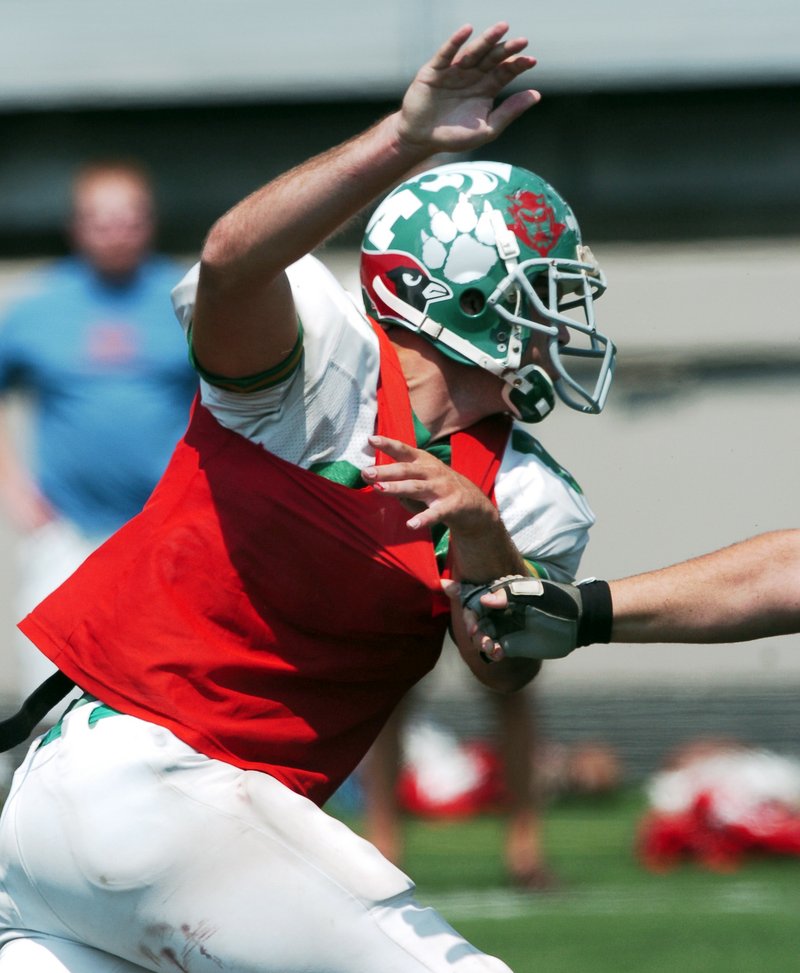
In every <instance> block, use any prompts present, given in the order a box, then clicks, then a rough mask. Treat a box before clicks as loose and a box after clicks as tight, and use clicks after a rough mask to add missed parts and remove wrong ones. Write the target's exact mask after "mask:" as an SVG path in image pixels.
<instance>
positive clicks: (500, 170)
mask: <svg viewBox="0 0 800 973" xmlns="http://www.w3.org/2000/svg"><path fill="white" fill-rule="evenodd" d="M361 284H362V289H363V292H364V299H365V303H366V307H367V310H368V311H369V312H370V313H372V314H373V315H374V316H375V317H376V318H377V320H378V321H380V322H382V323H383V324H387V325H388V324H397V325H400V326H401V327H404V328H410V329H411V330H412V331H418V332H419V333H420V334H422V335H424V336H425V337H426V338H428V339H429V340H430V341H432V342H433V343H434V344H435V345H436V347H437V348H438V349H439V350H440V351H441V352H442V353H443V354H445V355H448V356H449V357H450V358H453V359H455V360H456V361H460V362H462V363H466V364H469V365H476V366H478V367H480V368H484V369H486V370H487V371H489V372H491V373H492V374H493V375H497V376H498V377H500V378H502V379H503V381H504V382H505V383H506V386H505V390H504V393H505V398H506V402H507V403H508V406H509V409H510V411H511V412H513V413H515V414H516V415H517V416H518V417H519V418H520V419H522V420H523V421H525V422H538V421H539V420H541V419H543V418H544V417H545V416H546V415H547V414H548V413H549V412H550V411H551V410H552V408H553V405H554V403H555V397H554V394H553V382H551V380H550V378H549V377H548V376H547V375H546V374H545V372H544V371H543V370H542V369H541V368H539V367H538V366H535V365H531V364H528V365H526V364H524V356H525V352H526V350H527V347H528V344H529V342H530V339H531V335H532V334H533V333H534V332H539V333H543V334H545V335H547V336H548V338H549V340H548V350H549V353H550V358H551V360H552V362H553V365H554V366H555V369H556V371H557V372H558V375H559V378H558V380H557V381H556V382H555V391H556V392H557V393H558V396H559V398H561V399H562V401H563V402H565V403H566V404H567V405H568V406H570V407H571V408H573V409H577V410H579V411H580V412H588V413H597V412H600V410H601V409H602V408H603V406H604V404H605V401H606V397H607V396H608V390H609V387H610V385H611V380H612V376H613V371H614V358H615V348H614V345H613V343H612V342H611V341H610V339H609V338H607V337H606V336H605V335H604V334H601V333H600V332H599V331H598V330H597V328H596V327H595V320H594V300H595V298H597V297H599V296H600V295H601V294H602V293H603V292H604V291H605V289H606V279H605V276H604V274H603V272H602V271H601V270H600V268H599V266H598V265H597V263H596V261H595V259H594V257H593V256H592V253H591V251H590V250H589V248H588V247H585V246H583V244H582V242H581V234H580V229H579V228H578V223H577V220H576V219H575V215H574V214H573V212H572V210H571V209H570V207H569V205H568V204H567V203H566V201H565V200H564V199H562V197H561V196H560V195H559V194H558V193H557V192H556V191H555V189H553V187H552V186H551V185H549V184H548V183H547V182H545V180H544V179H542V178H540V177H539V176H537V175H535V174H534V173H532V172H529V171H528V170H527V169H522V168H519V167H518V166H511V165H507V164H503V163H496V162H455V163H450V164H448V165H443V166H438V167H437V168H435V169H430V170H428V171H427V172H423V173H421V174H419V175H417V176H414V177H413V178H411V179H408V180H407V181H406V182H404V183H402V184H401V185H400V186H398V187H397V188H396V189H395V190H393V191H392V192H391V193H390V194H389V195H388V196H387V197H386V199H384V200H383V202H382V203H381V204H380V205H379V206H378V208H377V209H376V210H375V212H374V213H373V215H372V217H371V218H370V220H369V223H368V225H367V228H366V231H365V234H364V241H363V244H362V250H361ZM564 326H566V328H567V331H568V334H569V337H570V340H569V343H568V344H562V343H561V342H560V341H559V333H560V332H561V334H562V335H563V331H564ZM565 359H572V361H571V362H570V367H569V368H568V367H567V362H566V361H565ZM587 370H588V372H589V374H588V376H586V375H584V372H585V371H587Z"/></svg>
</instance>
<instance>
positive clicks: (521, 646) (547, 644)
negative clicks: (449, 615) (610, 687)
mask: <svg viewBox="0 0 800 973" xmlns="http://www.w3.org/2000/svg"><path fill="white" fill-rule="evenodd" d="M501 590H502V591H505V593H506V598H507V599H508V606H507V607H506V608H502V609H495V608H487V607H486V606H485V605H483V604H482V603H481V596H482V595H485V594H487V593H488V592H492V591H501ZM461 604H462V605H463V607H464V608H467V609H469V610H470V611H472V612H474V613H475V615H476V616H477V618H478V627H479V629H480V630H481V632H483V633H484V634H486V635H488V636H489V638H491V639H492V640H493V641H495V642H498V643H499V644H500V646H501V648H502V649H503V652H504V653H505V655H506V656H507V657H508V658H512V659H513V658H525V659H563V658H564V656H567V655H569V654H570V652H572V651H573V650H574V649H576V648H578V647H579V646H582V645H591V644H592V643H594V642H608V641H610V639H611V622H612V610H611V593H610V590H609V587H608V584H607V583H606V582H605V581H597V580H595V579H594V578H589V579H587V580H586V581H582V582H580V584H577V585H573V584H561V583H559V582H557V581H547V580H545V579H543V578H531V577H527V578H526V577H523V576H522V575H515V576H513V577H509V578H501V579H500V580H499V581H495V582H494V583H493V584H485V585H469V584H462V586H461Z"/></svg>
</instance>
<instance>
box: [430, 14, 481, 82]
mask: <svg viewBox="0 0 800 973" xmlns="http://www.w3.org/2000/svg"><path fill="white" fill-rule="evenodd" d="M471 34H472V26H471V25H470V24H464V26H463V27H459V29H458V30H457V31H456V32H455V34H453V35H452V36H451V37H450V38H448V40H446V41H445V42H444V44H442V46H441V47H440V48H439V50H438V51H437V52H436V53H435V54H434V55H433V57H432V58H431V60H430V65H431V67H432V68H435V69H436V70H437V71H442V70H443V69H444V68H448V67H450V65H451V64H452V63H453V61H454V60H455V58H456V55H457V54H458V52H459V51H460V50H461V48H462V47H463V46H464V43H465V42H466V40H467V39H468V38H469V37H470V36H471Z"/></svg>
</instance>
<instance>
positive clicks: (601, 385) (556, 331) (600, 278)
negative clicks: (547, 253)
mask: <svg viewBox="0 0 800 973" xmlns="http://www.w3.org/2000/svg"><path fill="white" fill-rule="evenodd" d="M578 256H579V258H580V259H578V260H558V259H547V258H543V259H542V258H540V259H532V260H526V261H523V262H522V263H520V264H517V265H516V266H515V267H514V268H513V269H512V271H511V273H509V275H508V276H507V277H506V278H505V279H504V280H503V281H501V282H500V284H499V285H498V286H497V288H496V289H495V291H494V292H493V293H492V294H491V295H490V297H489V299H488V303H489V304H490V305H492V307H493V308H494V310H495V312H496V313H497V314H498V315H499V317H501V318H502V319H503V320H504V321H506V322H508V325H509V331H510V333H511V334H512V336H514V338H515V340H516V341H521V343H522V346H523V348H527V345H528V343H529V341H530V336H531V333H532V332H538V333H540V334H545V335H547V336H548V338H549V341H548V343H547V351H548V354H549V357H550V360H551V362H552V363H553V367H554V368H555V370H556V371H557V372H558V375H559V378H558V380H557V381H556V383H555V390H556V393H557V394H558V397H559V398H560V399H561V401H562V402H564V403H565V404H566V405H568V406H570V408H572V409H577V410H578V411H579V412H586V413H592V414H596V413H598V412H600V411H602V409H603V406H604V405H605V402H606V398H607V397H608V392H609V388H610V386H611V380H612V378H613V373H614V356H615V348H614V345H613V343H612V342H611V341H610V340H609V338H608V337H606V335H604V334H602V333H601V332H599V331H598V330H597V327H596V324H595V316H594V300H595V299H596V298H597V297H599V296H600V295H601V294H603V292H604V291H605V289H606V286H607V285H606V278H605V275H604V274H603V272H602V270H600V268H599V267H598V266H597V264H596V263H595V261H594V258H593V256H592V254H591V251H590V250H589V248H588V247H583V246H580V247H579V248H578ZM526 333H527V334H526ZM562 336H563V337H562ZM565 359H568V360H569V359H573V360H574V362H575V363H573V362H568V361H565Z"/></svg>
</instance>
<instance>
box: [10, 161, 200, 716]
mask: <svg viewBox="0 0 800 973" xmlns="http://www.w3.org/2000/svg"><path fill="white" fill-rule="evenodd" d="M154 230H155V208H154V197H153V191H152V187H151V184H150V181H149V178H148V176H147V173H146V172H145V171H144V169H142V168H141V167H140V166H139V165H138V164H137V163H134V162H128V161H98V162H92V163H90V164H88V165H85V166H84V167H83V168H81V169H80V170H79V172H78V173H77V175H76V177H75V180H74V183H73V188H72V213H71V220H70V226H69V231H70V240H71V244H72V249H73V253H72V255H70V256H68V257H66V258H64V259H61V260H58V261H56V262H55V263H53V264H51V265H49V266H48V267H46V268H45V269H43V270H42V271H40V272H38V273H36V274H34V275H32V276H31V278H30V279H29V280H28V281H27V285H28V286H27V287H26V289H25V296H24V297H22V298H20V299H19V300H17V301H16V302H15V303H13V304H12V306H10V307H8V308H7V309H6V310H5V313H4V315H3V316H2V318H0V501H2V504H3V507H4V508H5V511H6V513H7V515H8V516H9V518H10V520H11V523H12V525H13V526H14V527H15V529H16V530H17V531H18V532H19V534H20V555H21V558H20V568H19V574H18V577H17V584H18V593H17V594H18V598H17V603H16V604H15V606H14V607H15V614H16V616H17V617H22V616H23V615H25V614H26V613H27V612H28V611H29V610H30V609H31V608H32V607H33V606H35V605H36V604H38V602H39V601H41V600H42V598H44V597H45V596H46V595H47V594H48V593H49V592H50V591H51V590H52V589H53V588H55V587H57V586H58V585H59V584H60V583H61V582H62V581H63V580H65V578H66V577H68V576H69V575H70V574H71V573H72V571H73V570H74V569H75V568H76V567H77V566H78V565H79V564H80V563H81V562H82V561H83V560H84V559H85V558H86V557H87V556H88V555H89V554H90V553H91V552H92V551H93V550H94V548H95V547H97V546H98V545H99V544H100V543H101V542H102V541H103V540H105V539H106V538H107V537H108V536H109V535H110V534H112V533H113V532H114V531H115V530H117V528H118V527H120V526H121V525H122V524H123V523H125V522H126V521H127V520H129V519H130V518H131V517H133V516H134V515H135V514H136V513H138V511H139V510H140V509H141V507H142V506H143V504H144V502H145V501H146V500H147V498H148V496H149V495H150V492H151V490H152V489H153V487H154V485H155V483H156V482H157V480H158V479H159V477H160V476H161V474H162V472H163V470H164V467H165V466H166V464H167V461H168V459H169V457H170V455H171V453H172V450H173V447H174V445H175V443H176V442H177V440H178V439H179V438H180V436H181V435H182V434H183V431H184V428H185V426H186V422H187V418H188V410H189V406H190V404H191V400H192V397H193V394H194V391H195V389H196V383H197V378H196V374H195V372H194V370H193V369H192V368H191V366H190V365H189V362H188V356H187V349H186V344H185V340H184V338H183V335H182V333H181V330H180V328H178V327H176V326H175V322H174V317H173V313H172V306H171V303H170V290H171V288H172V287H173V286H174V285H175V283H176V282H177V281H178V280H179V279H180V277H181V276H182V274H183V272H184V268H182V267H181V266H180V265H178V264H177V263H176V262H174V261H172V260H171V259H168V258H166V257H164V256H160V255H156V254H154V253H153V252H152V251H151V247H152V244H153V239H154ZM11 392H19V393H22V395H23V396H24V400H23V401H24V402H25V412H24V415H25V417H26V418H27V419H28V422H27V423H25V424H24V426H23V428H26V427H29V432H30V436H29V437H28V436H27V435H26V436H21V435H20V434H19V432H18V431H17V426H16V424H15V423H14V421H13V420H12V421H9V419H10V417H9V411H10V410H9V404H10V396H9V393H11ZM28 439H29V440H30V441H28ZM19 646H20V647H19V650H18V652H19V655H18V660H17V661H18V665H17V669H18V674H17V691H18V694H19V695H21V696H22V697H24V696H26V695H28V693H30V692H31V691H32V690H33V689H34V688H35V687H36V686H37V685H38V684H39V683H40V682H41V681H42V679H43V678H45V677H46V676H47V675H49V673H50V672H51V671H52V669H51V667H50V663H49V662H47V661H46V660H45V657H44V656H43V655H42V654H41V653H40V652H37V651H36V650H35V649H34V648H33V647H32V646H31V645H30V643H29V642H28V641H27V639H23V638H22V637H20V640H19ZM3 688H4V690H5V691H6V694H8V693H9V690H10V687H9V686H5V687H3Z"/></svg>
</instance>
